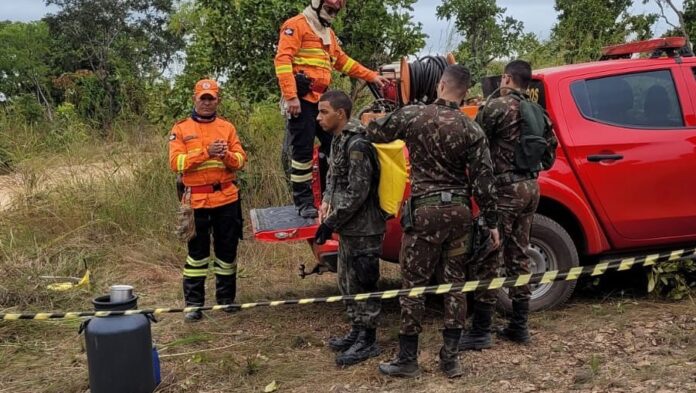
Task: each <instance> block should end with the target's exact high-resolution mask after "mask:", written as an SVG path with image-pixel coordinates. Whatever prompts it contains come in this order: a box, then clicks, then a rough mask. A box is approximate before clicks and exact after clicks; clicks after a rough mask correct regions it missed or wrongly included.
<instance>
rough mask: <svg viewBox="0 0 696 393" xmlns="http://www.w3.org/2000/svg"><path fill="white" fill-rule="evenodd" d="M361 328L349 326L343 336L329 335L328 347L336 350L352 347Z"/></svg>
mask: <svg viewBox="0 0 696 393" xmlns="http://www.w3.org/2000/svg"><path fill="white" fill-rule="evenodd" d="M361 331H362V329H361V328H360V327H358V326H353V327H351V328H350V332H348V334H346V335H345V336H343V337H331V338H330V339H329V342H328V344H329V348H331V349H333V350H334V351H336V352H343V351H345V350H347V349H348V348H350V347H352V346H353V344H355V342H356V341H358V335H359V334H360V332H361Z"/></svg>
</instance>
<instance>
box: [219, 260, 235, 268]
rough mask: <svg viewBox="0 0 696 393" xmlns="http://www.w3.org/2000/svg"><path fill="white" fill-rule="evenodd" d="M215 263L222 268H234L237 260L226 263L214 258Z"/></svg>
mask: <svg viewBox="0 0 696 393" xmlns="http://www.w3.org/2000/svg"><path fill="white" fill-rule="evenodd" d="M215 264H216V265H218V266H220V267H221V268H223V269H236V268H237V262H232V263H227V262H225V261H223V260H220V259H217V258H215Z"/></svg>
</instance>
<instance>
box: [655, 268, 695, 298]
mask: <svg viewBox="0 0 696 393" xmlns="http://www.w3.org/2000/svg"><path fill="white" fill-rule="evenodd" d="M694 289H696V261H694V260H687V259H684V260H679V261H670V262H663V263H661V264H659V265H657V266H655V267H653V270H652V271H651V272H650V273H648V292H653V293H655V294H657V295H659V296H664V297H667V298H669V299H672V300H681V299H683V298H685V297H687V296H690V295H691V293H692V292H693V291H694Z"/></svg>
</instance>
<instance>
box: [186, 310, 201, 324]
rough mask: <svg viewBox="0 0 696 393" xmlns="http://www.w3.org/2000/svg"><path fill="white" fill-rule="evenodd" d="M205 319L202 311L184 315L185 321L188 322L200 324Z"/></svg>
mask: <svg viewBox="0 0 696 393" xmlns="http://www.w3.org/2000/svg"><path fill="white" fill-rule="evenodd" d="M202 318H203V313H202V312H201V311H191V312H187V313H186V314H185V315H184V321H186V322H198V321H200V320H201V319H202Z"/></svg>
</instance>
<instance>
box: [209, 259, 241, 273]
mask: <svg viewBox="0 0 696 393" xmlns="http://www.w3.org/2000/svg"><path fill="white" fill-rule="evenodd" d="M213 270H214V271H215V274H218V275H221V276H231V275H233V274H236V273H237V262H236V261H235V262H232V263H227V262H225V261H222V260H220V259H218V258H215V268H214V269H213Z"/></svg>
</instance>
